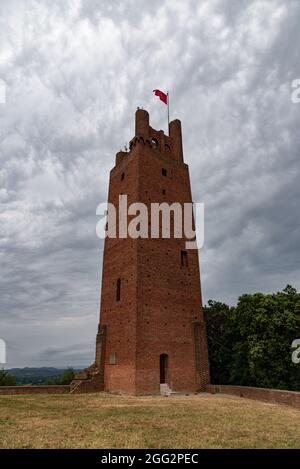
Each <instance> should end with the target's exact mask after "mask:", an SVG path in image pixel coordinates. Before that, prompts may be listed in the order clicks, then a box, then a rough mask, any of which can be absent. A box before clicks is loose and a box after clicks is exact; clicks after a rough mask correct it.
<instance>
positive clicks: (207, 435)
mask: <svg viewBox="0 0 300 469" xmlns="http://www.w3.org/2000/svg"><path fill="white" fill-rule="evenodd" d="M0 447H1V448H298V447H300V411H299V410H296V409H293V408H290V407H286V406H279V405H275V404H267V403H262V402H258V401H254V400H247V399H241V398H236V397H231V396H224V395H223V396H222V395H221V396H220V395H208V394H203V395H198V396H174V397H173V396H172V397H160V396H158V397H128V396H116V395H109V394H105V393H99V394H82V395H24V396H0Z"/></svg>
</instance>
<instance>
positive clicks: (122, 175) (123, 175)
mask: <svg viewBox="0 0 300 469" xmlns="http://www.w3.org/2000/svg"><path fill="white" fill-rule="evenodd" d="M124 177H125V173H122V174H121V181H123V179H124Z"/></svg>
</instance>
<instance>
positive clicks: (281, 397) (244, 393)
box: [206, 384, 300, 409]
mask: <svg viewBox="0 0 300 469" xmlns="http://www.w3.org/2000/svg"><path fill="white" fill-rule="evenodd" d="M206 391H207V392H211V393H212V394H215V393H222V394H230V395H233V396H239V397H246V398H247V399H257V400H259V401H264V402H272V403H276V404H285V405H289V406H293V407H297V408H299V409H300V392H294V391H284V390H280V389H265V388H252V387H248V386H230V385H219V384H210V385H208V386H207V387H206Z"/></svg>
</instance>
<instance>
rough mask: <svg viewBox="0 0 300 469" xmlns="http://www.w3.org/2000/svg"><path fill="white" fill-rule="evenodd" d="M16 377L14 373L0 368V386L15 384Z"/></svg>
mask: <svg viewBox="0 0 300 469" xmlns="http://www.w3.org/2000/svg"><path fill="white" fill-rule="evenodd" d="M16 384H17V382H16V378H15V376H14V375H12V374H10V373H8V372H7V371H5V370H0V386H16Z"/></svg>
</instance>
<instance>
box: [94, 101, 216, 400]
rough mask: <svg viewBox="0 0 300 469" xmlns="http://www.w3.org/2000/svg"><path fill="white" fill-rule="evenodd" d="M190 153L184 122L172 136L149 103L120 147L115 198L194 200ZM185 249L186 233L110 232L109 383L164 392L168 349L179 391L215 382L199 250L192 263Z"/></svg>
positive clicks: (105, 304)
mask: <svg viewBox="0 0 300 469" xmlns="http://www.w3.org/2000/svg"><path fill="white" fill-rule="evenodd" d="M153 138H155V139H156V142H157V143H153V142H151V139H153ZM182 158H183V155H182V141H181V128H180V122H179V121H174V123H171V137H168V136H166V135H164V133H163V132H162V131H156V130H154V129H152V128H151V127H150V126H149V116H148V113H146V111H142V110H140V111H137V114H136V137H135V138H134V139H133V140H132V142H131V150H130V152H129V153H123V152H120V153H118V154H117V158H116V166H115V167H114V168H113V169H112V171H111V174H110V184H109V195H108V200H109V202H112V203H113V204H114V205H115V206H116V207H118V198H119V194H121V193H122V194H127V195H128V205H129V204H131V203H132V202H143V203H145V204H147V205H148V206H149V207H150V203H151V202H158V203H162V202H164V201H165V202H168V203H172V202H180V203H184V202H191V201H192V196H191V188H190V180H189V172H188V166H187V165H186V164H184V163H183V160H182ZM162 168H164V169H166V170H167V176H163V175H162ZM123 173H124V179H123V180H122V179H121V175H122V174H123ZM163 189H164V190H165V192H166V193H165V195H164V194H163ZM149 212H150V210H149ZM149 229H150V226H149ZM184 249H185V240H184V239H172V238H171V239H162V238H159V239H150V238H148V239H136V240H134V239H130V238H128V239H106V242H105V249H104V256H103V278H102V296H101V314H100V323H101V325H102V326H104V325H106V326H107V337H106V351H105V367H104V383H105V390H107V391H113V392H127V393H134V394H145V393H158V392H159V384H160V370H159V357H160V354H163V353H165V354H168V357H169V369H168V384H169V385H170V386H171V388H172V389H173V390H174V391H196V390H200V389H204V387H205V385H206V384H207V383H208V382H209V372H208V357H207V345H206V334H205V326H204V320H203V312H202V303H201V289H200V273H199V259H198V252H197V251H196V250H189V251H188V267H182V266H181V250H184ZM118 278H121V301H119V302H117V301H116V285H117V279H118ZM195 323H197V324H198V325H199V328H198V329H199V334H200V335H199V340H200V344H198V345H199V347H198V360H196V346H195ZM111 353H116V357H117V362H116V364H109V356H110V354H111ZM197 367H198V369H197Z"/></svg>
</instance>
